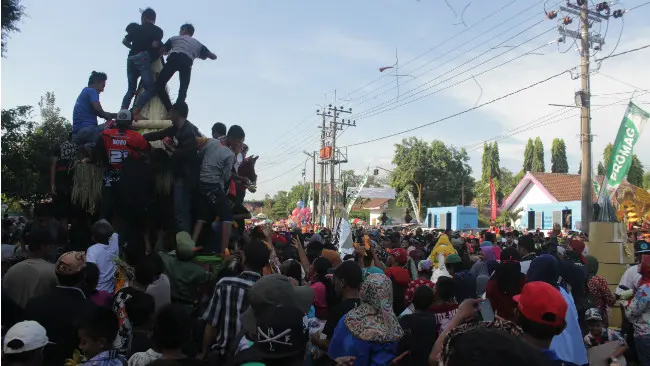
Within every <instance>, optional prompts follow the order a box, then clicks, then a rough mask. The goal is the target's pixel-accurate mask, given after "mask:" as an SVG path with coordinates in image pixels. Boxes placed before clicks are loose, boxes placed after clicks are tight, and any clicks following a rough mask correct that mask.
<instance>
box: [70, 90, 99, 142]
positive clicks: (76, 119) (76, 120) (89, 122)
mask: <svg viewBox="0 0 650 366" xmlns="http://www.w3.org/2000/svg"><path fill="white" fill-rule="evenodd" d="M93 102H99V93H97V90H95V89H93V88H90V87H85V88H83V90H82V91H81V94H79V96H78V97H77V102H76V103H75V104H74V110H73V111H72V133H77V132H79V130H81V129H82V128H84V127H89V126H97V112H95V108H94V107H93Z"/></svg>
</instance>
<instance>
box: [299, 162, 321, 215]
mask: <svg viewBox="0 0 650 366" xmlns="http://www.w3.org/2000/svg"><path fill="white" fill-rule="evenodd" d="M303 153H304V154H305V155H307V156H309V157H310V158H311V160H312V163H313V168H312V169H313V170H312V187H313V190H314V199H313V200H312V201H313V202H314V205H313V207H311V209H312V213H311V224H312V225H313V224H314V222H316V218H315V216H316V210H317V209H316V151H314V152H313V153H308V152H307V151H304V150H303ZM307 199H309V197H307ZM319 200H320V198H319Z"/></svg>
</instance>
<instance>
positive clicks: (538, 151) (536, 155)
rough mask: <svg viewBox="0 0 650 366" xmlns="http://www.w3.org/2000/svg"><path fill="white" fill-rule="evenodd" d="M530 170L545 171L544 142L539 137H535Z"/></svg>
mask: <svg viewBox="0 0 650 366" xmlns="http://www.w3.org/2000/svg"><path fill="white" fill-rule="evenodd" d="M530 170H531V171H532V172H545V171H546V169H545V168H544V144H543V143H542V139H540V138H539V137H537V138H535V143H534V145H533V162H532V164H531V168H530Z"/></svg>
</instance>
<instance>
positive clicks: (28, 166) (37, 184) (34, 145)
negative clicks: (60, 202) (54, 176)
mask: <svg viewBox="0 0 650 366" xmlns="http://www.w3.org/2000/svg"><path fill="white" fill-rule="evenodd" d="M38 107H39V111H40V115H41V122H40V123H38V124H37V123H36V122H34V121H33V120H32V111H33V109H32V107H29V106H21V107H17V108H14V109H10V110H3V111H2V132H3V138H2V180H3V182H2V183H3V185H2V191H3V193H6V194H7V195H8V196H9V197H14V198H17V199H23V200H37V199H40V198H43V197H45V196H46V195H47V194H48V192H49V191H50V178H49V172H50V155H51V154H50V151H51V150H52V148H53V147H54V146H55V145H57V144H60V143H62V142H63V141H65V139H67V138H68V134H69V132H70V131H71V126H70V124H69V123H68V122H67V121H66V120H65V118H63V117H61V114H60V113H61V112H60V109H59V108H58V107H57V106H56V97H55V96H54V93H50V92H48V93H46V94H45V96H43V97H42V98H41V101H40V103H39V104H38Z"/></svg>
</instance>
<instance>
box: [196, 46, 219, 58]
mask: <svg viewBox="0 0 650 366" xmlns="http://www.w3.org/2000/svg"><path fill="white" fill-rule="evenodd" d="M199 58H200V59H201V60H205V59H206V58H209V59H210V60H216V59H217V55H215V54H214V53H212V52H210V50H209V49H208V48H207V47H205V46H203V47H201V52H200V55H199Z"/></svg>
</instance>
